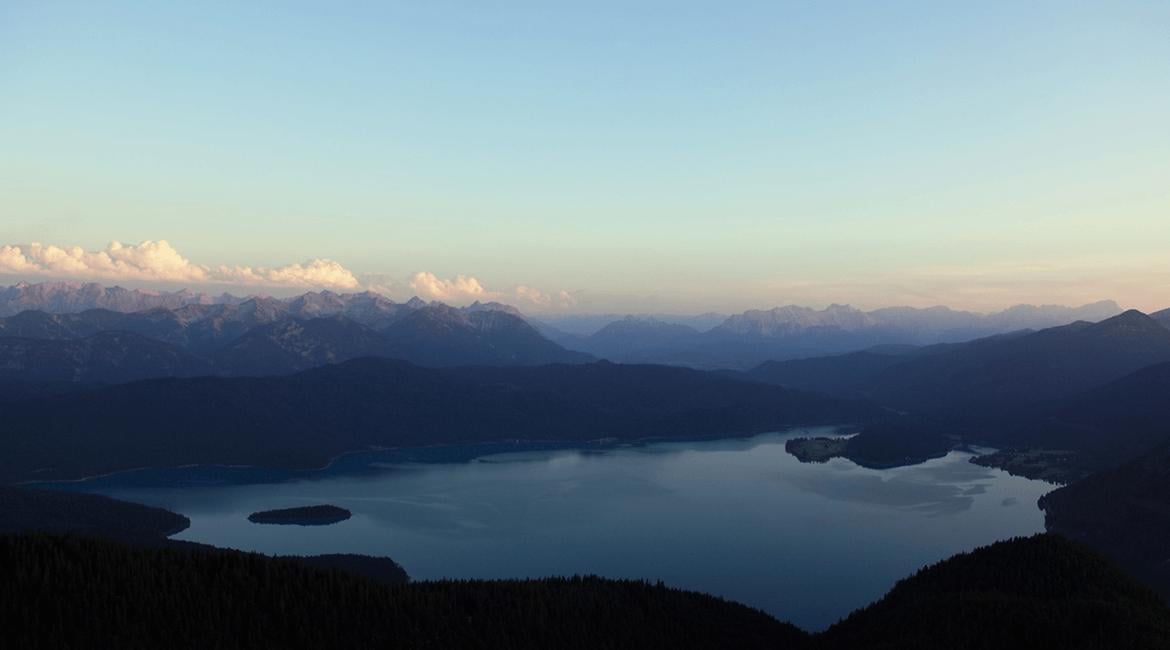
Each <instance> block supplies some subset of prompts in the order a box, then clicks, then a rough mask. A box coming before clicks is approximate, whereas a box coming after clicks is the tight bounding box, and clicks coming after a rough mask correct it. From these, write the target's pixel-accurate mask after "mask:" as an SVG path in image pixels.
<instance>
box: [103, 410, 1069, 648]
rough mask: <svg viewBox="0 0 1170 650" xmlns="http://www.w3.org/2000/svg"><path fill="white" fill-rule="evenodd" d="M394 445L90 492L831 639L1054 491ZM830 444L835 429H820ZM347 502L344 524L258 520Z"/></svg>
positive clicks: (700, 455)
mask: <svg viewBox="0 0 1170 650" xmlns="http://www.w3.org/2000/svg"><path fill="white" fill-rule="evenodd" d="M807 433H808V431H801V432H792V433H787V434H768V435H763V436H756V437H753V438H748V439H737V440H713V441H702V442H672V443H659V444H651V445H642V446H619V447H608V448H605V447H591V448H588V449H585V450H576V449H568V448H565V447H563V446H546V447H544V448H538V449H532V448H528V449H524V450H518V449H517V448H516V447H514V446H507V445H496V446H481V447H472V448H435V449H431V450H406V451H402V450H399V451H386V452H378V453H371V454H359V455H351V456H347V457H345V458H344V459H341V460H339V462H338V463H335V464H334V465H333V466H332V467H330V468H329V469H328V470H325V471H321V472H317V473H304V472H291V473H290V472H267V471H261V470H248V469H234V470H233V469H225V468H192V469H186V470H170V471H161V472H160V471H154V472H148V473H136V474H132V475H123V476H119V477H112V478H107V479H103V480H102V481H100V482H91V483H87V484H84V485H83V486H80V487H82V488H83V489H92V490H95V491H101V492H103V493H106V494H111V495H113V496H117V497H121V498H125V499H129V500H132V501H138V502H141V503H149V504H154V505H160V506H164V507H167V508H171V509H173V510H176V511H178V512H181V513H183V514H185V515H187V516H188V517H190V518H191V520H192V526H191V528H190V529H188V530H187V531H185V532H184V533H183V534H181V535H180V536H179V537H180V538H182V539H188V540H196V541H200V542H207V543H211V544H216V545H220V546H229V547H234V548H241V549H248V550H257V551H262V552H266V553H282V554H312V553H326V552H349V553H368V554H374V555H389V556H390V557H393V558H394V559H395V560H397V561H399V562H400V563H402V565H403V566H405V567H406V569H407V570H408V571H409V572H410V574H411V575H412V576H413V577H415V578H416V579H429V578H440V577H463V578H472V577H476V578H504V577H525V576H546V575H566V574H586V573H593V574H599V575H605V576H611V577H632V578H645V579H648V580H659V579H661V580H664V581H666V582H667V583H669V584H673V585H676V586H680V587H685V588H690V589H698V590H701V591H706V592H710V593H715V594H718V595H721V596H724V597H727V598H731V599H734V600H738V601H740V602H744V603H747V604H750V605H753V606H756V607H759V608H761V609H764V610H766V611H768V612H770V613H772V614H774V615H776V616H777V617H779V618H783V619H788V620H791V621H793V622H795V623H797V624H798V625H801V626H804V627H806V628H809V629H819V628H823V627H825V626H827V625H829V624H830V623H832V622H833V621H835V620H836V619H838V618H839V617H841V616H843V615H845V614H847V613H848V612H849V611H851V610H852V609H854V608H856V607H859V606H861V605H864V604H866V603H868V602H870V601H872V600H873V599H875V598H877V597H879V596H881V595H882V594H883V593H884V592H885V591H886V590H887V589H889V587H890V586H892V585H893V583H894V582H895V581H896V580H897V579H898V578H901V577H903V576H905V575H907V574H909V573H911V572H912V571H914V570H916V569H917V568H919V567H921V566H923V565H924V564H927V563H930V562H934V561H937V560H940V559H942V558H944V557H946V556H948V555H951V554H953V553H955V552H958V551H962V550H966V549H970V548H972V547H974V546H977V545H981V544H986V543H989V542H992V541H994V540H997V539H1002V538H1005V537H1011V536H1014V535H1025V534H1031V533H1033V532H1037V531H1040V530H1041V529H1042V528H1043V517H1042V514H1041V512H1040V511H1039V510H1038V509H1037V507H1036V500H1037V498H1038V497H1040V496H1041V495H1042V494H1043V493H1044V492H1046V491H1047V490H1048V489H1050V486H1049V485H1048V484H1045V483H1042V482H1039V481H1030V480H1027V479H1023V478H1018V477H1012V476H1009V475H1007V474H1006V473H1004V472H1001V471H999V470H994V469H989V468H984V467H980V466H977V465H974V464H971V463H969V462H967V460H968V458H969V457H970V454H968V453H964V452H952V453H951V454H949V455H947V456H946V457H944V458H938V459H935V460H931V461H928V462H927V463H924V464H921V465H917V466H913V467H902V468H895V469H886V470H871V469H865V468H862V467H858V466H857V465H854V464H853V463H851V462H849V461H847V460H844V459H835V460H833V461H830V462H828V463H824V464H801V463H799V462H797V461H796V460H795V459H794V458H793V457H792V456H790V455H788V454H787V453H786V452H785V451H784V441H785V440H786V439H787V438H788V437H792V436H795V435H807ZM813 433H817V432H816V431H814V432H813ZM314 503H332V504H335V505H338V506H341V507H344V508H347V509H349V510H351V511H352V512H353V517H352V518H351V519H349V520H348V521H345V522H342V523H339V524H336V525H333V526H325V527H314V528H297V529H295V530H289V529H287V528H285V527H273V526H257V525H254V524H251V523H249V522H248V521H247V519H246V517H247V515H248V514H249V513H251V512H254V511H257V510H267V509H273V508H284V507H291V506H297V505H306V504H314Z"/></svg>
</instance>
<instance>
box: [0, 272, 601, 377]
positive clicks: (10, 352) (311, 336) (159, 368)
mask: <svg viewBox="0 0 1170 650" xmlns="http://www.w3.org/2000/svg"><path fill="white" fill-rule="evenodd" d="M366 356H380V357H392V358H398V359H405V360H407V361H412V362H414V363H418V364H421V365H428V366H447V365H474V364H494V365H526V364H543V363H580V362H586V361H590V360H591V359H592V358H591V357H590V356H589V355H587V354H584V353H581V352H573V351H569V350H565V349H564V348H562V347H560V346H558V345H557V344H555V343H553V342H551V341H549V340H548V339H546V338H544V337H543V336H541V335H540V333H539V332H537V331H536V330H535V329H534V328H533V327H532V326H531V325H529V324H528V322H527V321H525V320H524V319H523V318H522V317H520V316H518V315H516V313H515V311H514V310H512V309H510V308H507V307H506V306H503V305H496V304H482V303H475V304H473V305H471V306H470V307H465V308H463V309H455V308H453V307H448V306H447V305H443V304H441V303H431V304H427V303H423V302H422V301H421V300H417V299H415V300H412V301H409V302H406V303H394V302H391V301H389V300H386V299H384V298H382V297H381V296H377V295H376V294H353V295H346V296H342V295H338V294H331V293H329V292H321V293H314V294H305V295H303V296H298V297H296V298H294V299H291V300H276V299H272V298H250V299H247V300H244V301H242V302H233V303H219V304H202V303H192V304H187V305H184V306H182V307H178V308H175V309H169V308H164V307H155V308H151V309H148V310H145V311H137V312H129V313H124V312H117V311H111V310H107V309H89V310H86V311H82V312H76V313H63V314H50V313H46V312H42V311H24V312H21V313H19V314H16V315H14V316H10V317H8V318H3V319H0V380H11V381H16V380H24V381H42V382H48V381H57V382H68V381H74V382H89V383H93V382H107V383H111V382H119V381H131V380H134V379H145V378H149V377H173V376H177V377H184V376H193V375H197V374H220V375H274V374H287V373H290V372H295V371H298V370H304V369H306V368H311V367H315V366H318V365H323V364H326V363H338V362H341V361H346V360H348V359H353V358H357V357H366Z"/></svg>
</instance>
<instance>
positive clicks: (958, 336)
mask: <svg viewBox="0 0 1170 650" xmlns="http://www.w3.org/2000/svg"><path fill="white" fill-rule="evenodd" d="M427 306H430V307H436V308H438V307H441V306H443V305H442V304H441V303H429V304H428V303H425V302H423V301H422V300H419V299H418V298H413V299H411V300H409V301H407V302H403V303H398V302H394V301H393V300H390V299H389V298H386V297H385V296H382V295H381V294H378V293H374V292H368V291H367V292H362V293H351V294H341V293H335V292H331V291H319V292H308V293H305V294H301V295H299V296H294V297H291V298H270V297H263V296H252V297H247V298H240V297H236V296H231V295H228V294H223V295H221V296H210V295H207V294H201V293H195V292H191V291H176V292H171V293H166V292H150V291H143V290H138V289H134V290H131V289H124V288H121V287H112V288H106V287H102V286H101V285H97V284H93V283H90V284H80V283H68V282H46V283H41V284H27V283H21V284H17V285H13V286H12V287H8V288H6V289H2V290H0V317H2V316H4V315H16V314H19V313H20V312H22V311H26V310H30V309H38V310H40V311H45V312H48V313H56V314H62V315H64V314H71V313H79V312H84V311H85V310H92V309H103V310H107V311H111V312H121V313H130V312H135V313H141V312H144V311H156V312H158V315H157V316H158V321H159V322H158V324H157V326H158V328H161V327H164V326H170V327H172V329H173V330H174V332H173V333H172V335H171V336H160V334H159V333H158V331H157V328H156V329H154V330H151V331H149V332H148V331H144V329H142V328H138V329H133V328H132V329H131V331H136V332H138V333H140V334H144V335H146V336H151V337H154V338H160V339H161V340H165V341H167V342H170V343H174V344H176V345H179V346H180V347H183V348H185V349H188V350H190V351H193V352H195V353H198V354H206V353H208V352H210V351H211V350H213V349H216V348H218V347H221V346H222V345H223V344H224V343H226V342H228V341H230V340H233V339H235V338H238V337H239V336H242V335H243V333H244V332H245V331H246V330H247V329H250V328H252V327H256V326H259V325H264V324H268V323H272V322H276V321H278V320H281V319H290V318H296V319H305V320H307V319H312V318H323V317H331V316H344V317H346V318H348V319H350V320H353V321H355V322H357V323H359V324H361V325H364V326H366V327H370V328H373V329H376V330H382V329H385V328H388V327H390V326H391V325H393V324H394V323H396V322H397V321H398V320H400V319H402V318H404V317H405V316H407V315H408V314H410V313H413V312H415V311H417V310H419V309H422V308H423V307H427ZM461 311H462V312H463V313H464V314H468V315H469V314H473V313H477V312H497V313H506V314H510V315H512V316H515V317H517V318H521V319H524V320H525V321H527V322H528V324H529V325H531V326H532V327H533V329H534V330H536V331H537V332H538V333H539V334H540V335H541V336H542V337H543V338H547V339H549V340H551V341H552V342H554V343H556V344H558V345H559V346H561V347H564V348H567V349H569V350H572V351H577V352H583V353H586V354H590V355H594V356H599V357H603V358H606V359H609V360H612V361H620V362H633V363H666V364H671V365H686V366H692V367H701V368H733V369H746V368H750V367H753V366H755V365H758V364H759V363H761V362H764V361H769V360H787V359H794V358H802V357H814V356H822V355H826V354H839V353H844V352H853V351H858V350H864V349H867V348H871V347H874V346H880V345H932V344H937V343H947V342H962V341H969V340H974V339H977V338H981V337H986V336H990V335H994V334H1002V333H1006V332H1009V331H1014V330H1019V329H1044V328H1048V327H1053V326H1058V325H1065V324H1068V323H1072V322H1075V321H1080V320H1083V321H1088V322H1096V321H1100V320H1104V319H1105V318H1109V317H1112V316H1115V315H1117V314H1119V313H1121V311H1122V310H1121V308H1120V307H1119V306H1118V305H1117V304H1116V303H1114V302H1112V301H1101V302H1096V303H1092V304H1088V305H1083V306H1081V307H1062V306H1055V305H1044V306H1032V305H1017V306H1015V307H1011V308H1009V309H1005V310H1003V311H1000V312H996V313H992V314H977V313H973V312H966V311H959V310H953V309H950V308H947V307H931V308H926V309H918V308H911V307H887V308H883V309H876V310H872V311H863V310H860V309H857V308H854V307H851V306H848V305H830V306H829V307H827V308H825V309H820V310H817V309H812V308H808V307H800V306H796V305H787V306H783V307H776V308H774V309H770V310H749V311H746V312H743V313H741V314H736V315H732V316H726V317H724V316H722V315H720V314H711V313H708V314H702V315H699V316H692V317H684V316H667V315H661V316H651V317H637V316H635V317H630V316H624V317H623V316H618V315H605V316H598V315H593V316H588V315H583V316H562V317H557V318H549V319H547V320H539V319H532V318H528V317H526V316H524V315H523V314H521V312H520V311H519V310H517V309H516V308H515V307H513V306H509V305H504V304H501V303H496V302H488V303H479V302H477V303H474V304H472V305H469V306H467V307H463V308H461ZM166 312H173V318H172V317H170V316H168V315H167V313H166ZM1163 316H1165V314H1164V315H1163ZM107 318H108V317H107ZM169 318H170V319H171V320H174V321H176V323H172V324H171V325H168V324H167V320H168V319H169ZM109 320H113V319H112V318H109ZM1163 321H1164V322H1167V321H1170V316H1165V317H1164V318H1163ZM195 322H198V323H199V325H198V326H190V324H191V323H195ZM716 323H717V324H716ZM107 329H108V327H107ZM89 333H94V330H93V329H92V328H91V330H90V332H89ZM0 335H4V334H3V331H2V330H0ZM421 342H422V343H426V342H425V337H424V340H422V341H421ZM428 355H429V356H441V355H439V354H438V353H437V352H436V351H434V350H432V351H431V352H430V353H428ZM483 356H484V358H485V359H491V358H492V356H493V355H490V354H488V355H483ZM504 356H507V355H504ZM420 358H421V357H420ZM488 362H490V361H488Z"/></svg>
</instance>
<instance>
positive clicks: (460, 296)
mask: <svg viewBox="0 0 1170 650" xmlns="http://www.w3.org/2000/svg"><path fill="white" fill-rule="evenodd" d="M410 288H411V289H412V290H414V292H415V293H416V294H418V296H419V297H420V298H426V299H429V300H441V301H443V302H450V303H455V304H461V303H470V302H474V301H476V300H479V301H492V300H494V301H498V302H504V303H509V304H515V305H517V306H520V307H537V308H542V309H554V308H565V307H571V306H572V305H574V304H575V303H576V300H574V299H573V296H572V294H570V293H569V292H567V291H556V292H553V293H545V292H543V291H541V290H540V289H536V288H533V287H530V286H527V285H519V286H517V287H515V288H513V289H512V290H510V291H491V290H488V289H487V288H486V287H484V285H483V283H482V282H480V281H479V279H478V278H475V277H473V276H469V275H457V276H455V277H454V278H452V279H449V280H448V279H444V278H440V277H438V276H437V275H435V274H434V273H430V272H428V271H420V272H418V273H415V274H414V275H413V276H412V277H411V278H410Z"/></svg>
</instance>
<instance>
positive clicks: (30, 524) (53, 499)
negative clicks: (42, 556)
mask: <svg viewBox="0 0 1170 650" xmlns="http://www.w3.org/2000/svg"><path fill="white" fill-rule="evenodd" d="M190 523H191V522H190V521H188V519H187V518H186V517H184V516H182V515H177V514H175V513H173V512H170V511H167V510H163V509H161V508H151V507H149V506H143V505H138V504H136V503H128V502H126V501H119V500H117V499H111V498H109V497H104V496H101V495H97V494H82V493H75V492H56V491H51V490H28V489H21V488H12V487H0V533H16V532H24V531H43V532H74V533H84V534H89V535H101V536H110V537H119V538H160V537H165V536H167V535H172V534H174V533H176V532H178V531H180V530H183V529H184V528H186V527H187V526H189V525H190Z"/></svg>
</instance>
